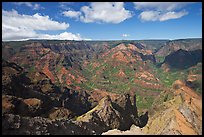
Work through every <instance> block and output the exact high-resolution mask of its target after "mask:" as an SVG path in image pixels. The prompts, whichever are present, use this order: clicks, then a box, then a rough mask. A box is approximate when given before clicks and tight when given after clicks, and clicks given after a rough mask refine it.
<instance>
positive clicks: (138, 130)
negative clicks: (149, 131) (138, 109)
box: [102, 125, 146, 135]
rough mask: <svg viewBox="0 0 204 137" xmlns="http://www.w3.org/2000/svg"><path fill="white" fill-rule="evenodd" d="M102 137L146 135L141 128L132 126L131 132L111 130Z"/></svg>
mask: <svg viewBox="0 0 204 137" xmlns="http://www.w3.org/2000/svg"><path fill="white" fill-rule="evenodd" d="M102 135H146V134H145V133H144V132H143V131H142V129H141V128H139V127H137V126H135V125H132V126H131V127H130V130H126V131H121V130H118V129H113V130H109V131H107V132H104V133H102Z"/></svg>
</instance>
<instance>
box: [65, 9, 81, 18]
mask: <svg viewBox="0 0 204 137" xmlns="http://www.w3.org/2000/svg"><path fill="white" fill-rule="evenodd" d="M63 15H64V16H66V17H70V18H79V16H80V15H81V12H79V11H71V10H70V11H64V12H63Z"/></svg>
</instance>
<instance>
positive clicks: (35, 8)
mask: <svg viewBox="0 0 204 137" xmlns="http://www.w3.org/2000/svg"><path fill="white" fill-rule="evenodd" d="M15 4H16V5H19V6H20V5H25V6H27V7H30V8H32V9H33V10H39V9H44V8H43V7H42V6H40V4H37V3H35V4H34V3H32V2H15Z"/></svg>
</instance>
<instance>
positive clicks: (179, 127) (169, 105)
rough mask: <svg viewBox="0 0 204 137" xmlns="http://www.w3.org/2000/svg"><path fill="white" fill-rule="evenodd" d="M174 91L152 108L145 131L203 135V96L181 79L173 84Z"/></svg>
mask: <svg viewBox="0 0 204 137" xmlns="http://www.w3.org/2000/svg"><path fill="white" fill-rule="evenodd" d="M172 93H173V96H172V97H171V98H169V100H167V99H165V101H164V102H163V103H161V104H160V105H158V104H156V105H155V107H154V108H153V109H152V110H151V111H152V114H150V119H149V121H148V124H147V125H146V126H145V127H144V129H143V131H144V132H145V133H147V134H162V135H163V134H173V135H174V134H176V135H177V134H178V135H179V134H182V135H188V134H190V135H197V134H199V135H201V134H202V98H201V97H200V96H199V95H197V94H196V93H195V91H193V90H192V89H190V88H189V87H187V86H186V85H185V84H184V83H183V82H182V81H179V80H178V81H175V83H174V84H173V89H172ZM172 93H171V94H172ZM168 94H169V93H167V94H166V95H168Z"/></svg>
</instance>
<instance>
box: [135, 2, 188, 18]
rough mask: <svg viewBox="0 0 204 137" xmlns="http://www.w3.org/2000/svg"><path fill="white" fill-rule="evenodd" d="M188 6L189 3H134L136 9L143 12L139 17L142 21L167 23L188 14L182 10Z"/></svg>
mask: <svg viewBox="0 0 204 137" xmlns="http://www.w3.org/2000/svg"><path fill="white" fill-rule="evenodd" d="M187 4H189V2H134V5H135V9H137V10H142V12H141V13H140V14H139V16H138V17H139V19H140V20H141V21H167V20H170V19H178V18H181V17H183V16H185V15H187V14H188V12H187V11H185V10H182V11H181V10H180V9H181V8H183V7H184V6H186V5H187ZM179 10H180V11H179Z"/></svg>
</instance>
